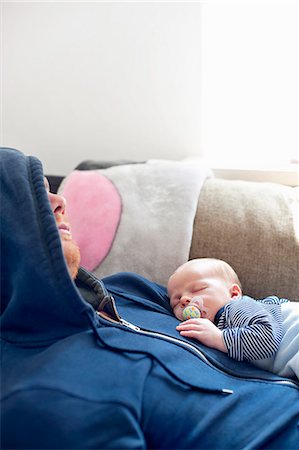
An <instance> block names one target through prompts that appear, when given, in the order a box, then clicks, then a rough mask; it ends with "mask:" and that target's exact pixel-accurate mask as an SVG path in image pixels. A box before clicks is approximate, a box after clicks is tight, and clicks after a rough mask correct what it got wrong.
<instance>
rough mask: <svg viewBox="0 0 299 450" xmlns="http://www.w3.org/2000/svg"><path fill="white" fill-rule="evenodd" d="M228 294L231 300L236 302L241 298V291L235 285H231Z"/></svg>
mask: <svg viewBox="0 0 299 450" xmlns="http://www.w3.org/2000/svg"><path fill="white" fill-rule="evenodd" d="M229 292H230V296H231V299H232V300H238V299H239V298H241V297H242V289H241V288H240V286H239V285H238V284H237V283H234V284H232V285H231V288H230V290H229Z"/></svg>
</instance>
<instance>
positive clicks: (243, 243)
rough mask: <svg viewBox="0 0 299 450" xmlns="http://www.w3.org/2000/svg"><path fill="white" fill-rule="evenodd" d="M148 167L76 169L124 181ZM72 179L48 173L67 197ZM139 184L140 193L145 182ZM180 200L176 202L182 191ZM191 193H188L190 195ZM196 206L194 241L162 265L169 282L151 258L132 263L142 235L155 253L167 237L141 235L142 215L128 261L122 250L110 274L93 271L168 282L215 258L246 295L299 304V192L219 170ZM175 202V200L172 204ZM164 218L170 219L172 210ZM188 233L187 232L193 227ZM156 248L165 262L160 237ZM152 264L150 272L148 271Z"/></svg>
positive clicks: (118, 164) (122, 164) (132, 220)
mask: <svg viewBox="0 0 299 450" xmlns="http://www.w3.org/2000/svg"><path fill="white" fill-rule="evenodd" d="M145 164H146V162H144V161H142V162H136V161H126V160H121V161H94V160H86V161H83V162H82V163H80V164H79V165H78V166H77V167H76V168H75V169H74V171H75V172H78V171H80V172H81V174H82V171H84V172H85V175H86V176H90V174H91V173H92V172H93V173H94V172H98V173H100V174H101V175H104V176H106V175H107V176H109V173H111V172H109V171H111V170H114V171H115V170H117V171H118V172H114V173H117V176H118V177H122V174H124V177H126V176H128V173H129V175H130V174H131V173H132V172H128V170H131V169H132V168H133V169H134V173H139V172H138V171H140V170H141V168H142V167H144V165H145ZM191 164H193V162H191ZM163 170H165V171H166V170H167V167H166V166H165V168H164V167H163V168H162V173H163ZM183 170H184V169H183ZM70 175H72V173H71V174H69V175H68V176H67V177H65V178H64V177H57V176H49V177H48V178H49V181H50V184H51V187H52V190H53V191H54V192H56V191H59V192H60V193H62V194H63V193H64V192H63V185H64V183H65V181H66V180H67V179H68V177H69V176H70ZM130 176H131V175H130ZM112 178H113V177H112ZM110 179H111V176H110ZM112 181H113V180H112ZM163 182H164V180H162V181H161V183H163ZM113 183H115V181H113ZM182 183H183V181H182V180H181V179H179V180H178V181H177V183H176V184H177V185H180V184H182ZM73 184H74V186H73V189H74V195H75V196H77V195H79V193H80V190H81V188H80V187H79V185H78V186H77V184H76V181H75V182H74V183H73ZM145 184H146V182H145ZM133 186H134V185H133ZM135 187H136V190H137V191H138V189H139V188H138V183H137V184H136V186H135ZM168 188H169V187H168ZM191 188H192V187H191ZM170 189H173V187H172V185H170ZM192 189H193V188H192ZM197 189H198V186H197ZM179 192H183V187H180V191H179ZM142 195H143V194H142V193H141V194H140V197H139V199H138V198H137V199H135V200H136V201H137V200H138V201H139V202H140V203H144V202H143V198H144V197H143V196H142ZM167 195H169V193H167ZM175 195H176V197H175V198H177V196H178V195H177V193H176V194H175ZM185 195H186V193H185ZM187 195H189V193H188V191H187ZM194 202H195V203H194V204H195V207H193V210H192V211H191V212H190V211H189V210H188V211H187V213H188V214H189V216H190V217H189V220H190V223H191V228H192V230H191V234H190V236H189V237H188V241H187V242H185V243H184V246H185V248H184V249H183V251H182V252H181V254H180V255H179V257H177V258H173V259H174V260H175V262H171V259H172V256H171V255H170V257H168V258H167V259H166V260H165V261H164V262H163V268H165V267H164V266H167V265H169V267H168V268H167V270H165V273H164V274H163V276H164V277H161V278H159V277H158V275H157V274H158V273H159V274H160V273H161V271H162V267H158V268H155V269H154V266H156V265H157V264H156V262H155V261H154V260H153V261H151V262H152V267H151V265H150V264H149V263H148V261H144V264H143V263H142V261H143V260H142V259H141V260H140V261H141V262H140V261H138V263H136V265H132V266H130V255H131V254H132V259H136V256H137V257H138V248H136V247H137V245H135V244H136V240H135V239H136V238H135V236H136V235H137V234H142V236H141V237H140V239H141V240H143V241H147V248H151V247H152V246H153V241H154V239H155V235H156V236H157V235H159V232H160V230H159V229H157V232H156V233H151V236H149V235H148V231H147V226H144V225H143V224H142V228H141V231H140V228H139V229H138V226H137V225H138V224H137V220H136V217H137V216H138V214H134V217H133V216H130V217H129V218H128V223H129V226H130V227H131V228H132V238H131V241H129V242H127V241H126V242H125V243H124V244H122V243H121V244H120V247H121V248H122V251H123V252H124V256H123V257H122V253H121V252H116V253H115V256H114V260H112V262H110V264H109V268H108V269H107V270H108V271H103V272H101V269H100V267H97V268H93V269H94V270H93V271H94V273H95V274H96V275H97V276H99V277H102V276H106V275H109V274H110V272H117V271H122V270H132V271H136V272H139V273H140V272H141V274H142V275H145V276H146V277H148V278H150V279H152V280H153V281H156V282H160V283H161V284H165V283H166V282H167V276H168V275H169V274H170V273H171V272H172V271H173V269H175V267H176V266H177V265H179V263H181V262H184V260H185V259H194V258H200V257H214V258H220V259H223V260H226V261H227V262H228V263H229V264H231V265H232V266H233V267H234V269H235V270H236V272H237V273H238V275H239V278H240V280H241V282H242V287H243V292H245V293H246V294H247V295H249V296H251V297H254V298H257V299H258V298H264V297H266V296H268V295H277V296H279V297H285V298H288V299H291V300H293V301H299V284H298V281H297V280H298V274H299V187H289V186H284V185H280V184H275V183H269V182H264V183H263V182H250V181H242V180H227V179H221V178H216V177H215V176H214V175H213V173H210V172H205V176H204V180H203V181H202V183H201V185H200V189H198V192H196V194H195V195H194ZM173 203H175V202H174V201H172V204H173ZM137 208H141V205H138V206H137ZM138 210H139V209H138ZM84 211H85V207H84V205H82V208H76V214H75V216H76V217H75V218H76V219H77V220H79V221H81V222H82V218H81V216H82V215H84V214H85V213H84ZM187 213H186V214H187ZM165 214H167V212H166V211H165ZM174 214H177V217H178V218H179V217H180V215H181V211H177V210H175V211H174ZM176 221H178V219H176V218H175V219H174V222H176ZM175 226H176V225H175V224H174V225H173V223H172V224H169V230H171V229H172V228H175ZM186 231H187V232H188V230H186ZM169 233H170V231H168V230H167V229H166V230H165V232H164V235H163V236H162V240H163V241H164V242H165V241H168V242H169V241H170V239H171V236H170V235H169ZM186 234H187V233H186ZM173 239H175V237H173ZM178 241H179V238H177V242H170V246H172V248H173V254H174V255H175V249H176V250H177V247H178ZM113 245H116V243H115V241H114V243H113V244H112V247H113ZM157 248H158V250H157ZM157 248H155V249H154V250H153V252H154V253H155V254H157V252H159V249H161V251H160V252H159V253H160V255H159V257H160V256H161V255H162V253H163V243H162V244H161V240H160V241H159V242H158V243H157ZM81 251H82V249H81ZM171 251H172V250H171V247H170V252H171ZM143 252H144V250H143ZM165 253H167V251H165ZM141 258H142V256H141ZM153 258H154V257H153ZM148 259H150V258H148ZM106 260H107V256H106ZM120 261H121V263H120ZM160 261H161V258H160ZM146 265H147V268H146V269H144V266H146ZM89 268H90V267H89ZM157 278H159V279H157Z"/></svg>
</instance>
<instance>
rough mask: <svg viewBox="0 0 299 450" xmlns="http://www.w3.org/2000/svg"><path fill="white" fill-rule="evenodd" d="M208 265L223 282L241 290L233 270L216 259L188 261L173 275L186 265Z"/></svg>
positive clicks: (239, 282)
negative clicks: (236, 285) (232, 284)
mask: <svg viewBox="0 0 299 450" xmlns="http://www.w3.org/2000/svg"><path fill="white" fill-rule="evenodd" d="M202 263H203V264H204V263H207V264H210V265H211V267H212V269H213V270H214V273H215V274H216V275H219V276H221V278H223V279H224V280H226V281H228V282H230V283H231V282H232V283H236V284H238V285H239V287H240V288H241V289H242V284H241V281H240V279H239V277H238V275H237V274H236V272H235V271H234V269H233V268H232V267H231V266H230V265H229V264H228V263H227V262H226V261H223V260H222V259H216V258H196V259H190V260H189V261H187V262H186V263H185V264H183V265H182V266H180V267H179V268H178V269H177V270H176V271H175V272H174V273H176V272H177V271H178V270H180V268H183V267H186V266H188V265H193V264H194V265H197V264H202Z"/></svg>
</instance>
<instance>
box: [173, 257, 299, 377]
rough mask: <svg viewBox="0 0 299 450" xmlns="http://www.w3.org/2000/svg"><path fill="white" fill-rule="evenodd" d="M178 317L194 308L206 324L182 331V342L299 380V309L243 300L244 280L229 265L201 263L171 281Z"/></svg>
mask: <svg viewBox="0 0 299 450" xmlns="http://www.w3.org/2000/svg"><path fill="white" fill-rule="evenodd" d="M167 290H168V295H169V298H170V305H171V307H172V309H173V312H174V314H175V316H176V317H177V318H178V319H179V320H181V321H182V320H184V319H183V310H184V308H185V307H187V306H194V307H195V308H197V309H198V310H199V311H200V318H192V319H189V320H186V321H184V322H182V323H181V324H180V325H178V326H177V330H178V331H179V332H180V334H181V335H182V336H185V337H188V338H194V339H197V340H198V341H199V342H201V343H202V344H204V345H206V346H208V347H212V348H215V349H217V350H220V351H222V352H225V353H227V354H228V356H230V357H231V358H234V359H236V360H238V361H250V362H252V363H254V364H255V365H257V366H259V367H261V368H263V369H266V370H271V371H272V372H275V373H277V374H279V375H282V376H286V377H290V378H295V379H296V377H297V378H299V303H297V302H289V301H288V300H287V299H279V298H278V297H276V296H270V297H267V298H265V299H263V300H255V299H253V298H250V297H248V296H243V294H242V286H241V283H240V280H239V278H238V276H237V274H236V273H235V271H234V270H233V268H232V267H231V266H230V265H229V264H228V263H226V262H225V261H222V260H219V259H212V258H200V259H194V260H191V261H188V262H187V263H185V264H183V265H182V266H180V267H179V268H178V269H177V270H176V271H175V272H174V274H173V275H172V276H171V277H170V278H169V281H168V286H167Z"/></svg>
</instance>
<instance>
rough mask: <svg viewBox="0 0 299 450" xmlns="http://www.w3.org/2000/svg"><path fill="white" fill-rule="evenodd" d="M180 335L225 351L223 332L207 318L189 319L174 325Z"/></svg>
mask: <svg viewBox="0 0 299 450" xmlns="http://www.w3.org/2000/svg"><path fill="white" fill-rule="evenodd" d="M176 329H177V330H178V331H179V332H180V334H181V335H182V336H185V337H188V338H193V339H196V340H198V341H199V342H201V343H202V344H204V345H206V346H207V347H211V348H215V349H217V350H220V351H222V352H224V353H227V348H226V346H225V343H224V340H223V332H222V331H221V330H219V329H218V328H217V327H216V325H214V324H213V322H211V321H210V320H208V319H201V318H200V319H189V320H186V321H185V322H182V323H180V325H178V326H177V327H176Z"/></svg>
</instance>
